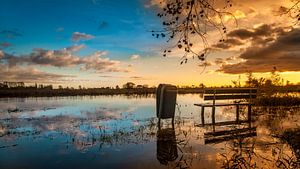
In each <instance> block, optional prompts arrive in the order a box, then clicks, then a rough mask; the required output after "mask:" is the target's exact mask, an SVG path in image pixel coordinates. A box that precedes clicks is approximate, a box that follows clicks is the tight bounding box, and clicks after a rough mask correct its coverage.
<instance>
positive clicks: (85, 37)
mask: <svg viewBox="0 0 300 169" xmlns="http://www.w3.org/2000/svg"><path fill="white" fill-rule="evenodd" d="M93 38H94V36H93V35H89V34H86V33H80V32H74V33H73V34H72V38H71V39H72V41H73V42H78V41H81V40H90V39H93Z"/></svg>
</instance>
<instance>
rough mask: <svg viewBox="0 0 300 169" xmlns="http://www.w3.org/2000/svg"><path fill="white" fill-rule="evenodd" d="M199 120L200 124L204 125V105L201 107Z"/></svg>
mask: <svg viewBox="0 0 300 169" xmlns="http://www.w3.org/2000/svg"><path fill="white" fill-rule="evenodd" d="M201 122H202V125H203V126H204V106H202V107H201Z"/></svg>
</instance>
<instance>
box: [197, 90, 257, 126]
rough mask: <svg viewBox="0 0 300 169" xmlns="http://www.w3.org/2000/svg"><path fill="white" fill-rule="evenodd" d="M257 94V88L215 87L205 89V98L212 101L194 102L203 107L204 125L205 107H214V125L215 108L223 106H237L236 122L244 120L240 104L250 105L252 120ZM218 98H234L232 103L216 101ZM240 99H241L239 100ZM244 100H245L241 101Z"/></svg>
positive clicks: (213, 123)
mask: <svg viewBox="0 0 300 169" xmlns="http://www.w3.org/2000/svg"><path fill="white" fill-rule="evenodd" d="M256 96H257V89H256V88H214V89H205V90H204V93H203V97H204V100H205V101H206V100H211V101H212V103H203V104H194V105H195V106H200V107H201V121H202V125H204V124H205V123H204V109H205V107H211V108H212V125H215V124H216V122H215V109H216V107H221V106H235V107H236V121H235V122H236V123H240V122H244V121H241V120H240V117H239V116H240V113H239V110H240V106H248V120H247V121H251V106H252V101H253V99H255V98H256ZM217 100H233V102H231V103H216V101H217ZM237 100H239V101H237ZM241 100H243V101H241Z"/></svg>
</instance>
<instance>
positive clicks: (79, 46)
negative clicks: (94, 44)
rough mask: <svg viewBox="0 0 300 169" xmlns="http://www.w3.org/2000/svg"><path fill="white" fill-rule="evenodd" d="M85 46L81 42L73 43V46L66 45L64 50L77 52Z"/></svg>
mask: <svg viewBox="0 0 300 169" xmlns="http://www.w3.org/2000/svg"><path fill="white" fill-rule="evenodd" d="M85 47H86V46H85V45H84V44H81V45H73V46H70V47H67V48H66V50H67V51H69V52H72V53H74V52H78V51H80V50H81V49H83V48H85Z"/></svg>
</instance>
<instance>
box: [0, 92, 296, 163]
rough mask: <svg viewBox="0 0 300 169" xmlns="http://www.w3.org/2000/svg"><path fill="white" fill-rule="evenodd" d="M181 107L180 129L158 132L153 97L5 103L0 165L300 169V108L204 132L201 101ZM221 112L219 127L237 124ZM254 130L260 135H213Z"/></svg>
mask: <svg viewBox="0 0 300 169" xmlns="http://www.w3.org/2000/svg"><path fill="white" fill-rule="evenodd" d="M177 102H178V106H177V109H176V118H175V126H174V129H172V125H171V121H170V120H164V121H163V124H162V128H161V130H158V128H157V125H156V124H157V119H156V117H155V115H156V112H155V110H156V109H155V98H154V97H153V96H152V97H128V96H92V97H90V96H85V97H51V98H2V99H0V168H1V169H2V168H6V169H10V168H41V169H48V168H49V169H50V168H70V169H71V168H143V169H145V168H221V167H223V168H235V167H237V166H240V167H241V168H256V167H259V168H283V166H285V167H286V168H297V167H298V166H297V165H298V164H297V157H298V160H299V154H300V152H299V151H300V150H299V146H298V145H297V141H298V142H300V141H299V140H298V139H299V138H300V137H294V136H296V135H297V134H298V135H299V133H300V132H299V131H300V130H299V128H300V127H299V122H300V111H299V109H297V108H294V109H291V108H280V109H271V108H255V109H254V112H253V113H254V114H255V116H254V117H253V118H254V120H255V121H254V122H252V123H251V124H247V123H246V124H241V125H229V126H228V125H227V126H215V127H212V126H206V125H205V126H201V125H200V126H198V127H197V125H198V124H200V121H201V118H200V108H199V107H196V106H194V105H193V104H194V103H200V102H203V100H202V99H201V96H200V95H179V96H178V100H177ZM210 111H211V110H210V109H208V108H207V109H206V111H205V121H206V122H207V123H210V122H211V120H210V119H211V116H210ZM216 111H217V112H216V122H222V121H233V120H235V108H234V107H225V108H217V110H216ZM246 114H247V113H246V109H245V111H243V110H242V113H241V118H242V119H246ZM249 125H250V126H249ZM247 128H252V129H253V131H254V132H255V134H253V132H252V133H250V134H249V133H248V134H246V136H245V135H244V136H243V137H242V136H240V135H239V134H238V133H235V134H236V135H232V134H231V135H230V137H227V138H226V137H222V136H221V137H209V136H208V135H207V133H209V132H212V131H213V130H215V131H239V130H244V129H247ZM205 133H206V134H205ZM295 133H296V134H295ZM291 137H292V139H291ZM214 138H218V139H219V141H216V142H215V140H214ZM209 139H211V141H212V142H211V143H209V144H208V141H207V140H209ZM295 140H296V141H295ZM295 142H296V143H295Z"/></svg>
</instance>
